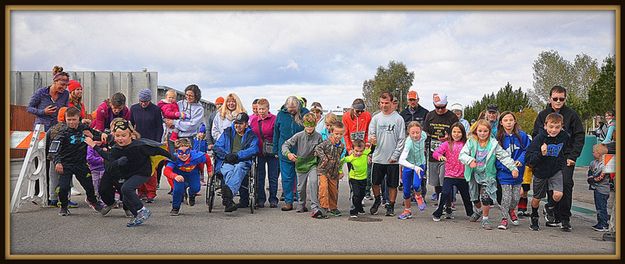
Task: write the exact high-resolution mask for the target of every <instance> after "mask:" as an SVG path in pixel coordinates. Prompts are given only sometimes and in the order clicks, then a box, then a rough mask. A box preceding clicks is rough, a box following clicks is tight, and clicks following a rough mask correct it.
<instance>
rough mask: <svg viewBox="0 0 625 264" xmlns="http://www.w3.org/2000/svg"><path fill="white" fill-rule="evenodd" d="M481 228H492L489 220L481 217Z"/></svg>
mask: <svg viewBox="0 0 625 264" xmlns="http://www.w3.org/2000/svg"><path fill="white" fill-rule="evenodd" d="M482 228H484V230H492V229H493V226H492V225H491V223H490V220H488V219H482Z"/></svg>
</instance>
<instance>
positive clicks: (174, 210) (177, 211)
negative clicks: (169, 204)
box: [169, 208, 180, 216]
mask: <svg viewBox="0 0 625 264" xmlns="http://www.w3.org/2000/svg"><path fill="white" fill-rule="evenodd" d="M169 215H171V216H178V215H180V208H172V209H171V211H169Z"/></svg>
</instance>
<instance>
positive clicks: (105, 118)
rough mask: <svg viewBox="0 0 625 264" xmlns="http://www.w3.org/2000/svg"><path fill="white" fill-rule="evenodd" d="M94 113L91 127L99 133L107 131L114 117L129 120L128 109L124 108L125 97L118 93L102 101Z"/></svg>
mask: <svg viewBox="0 0 625 264" xmlns="http://www.w3.org/2000/svg"><path fill="white" fill-rule="evenodd" d="M96 113H97V114H96V118H95V121H94V122H92V123H91V126H92V127H93V128H95V129H97V130H98V131H101V132H103V131H104V130H105V129H107V128H108V127H109V126H110V125H111V121H113V119H114V118H116V117H121V118H123V119H124V120H130V109H128V107H126V96H125V95H124V94H123V93H119V92H117V93H114V94H113V95H111V98H108V99H106V100H104V101H103V102H102V103H101V104H100V105H99V106H98V108H97V109H96Z"/></svg>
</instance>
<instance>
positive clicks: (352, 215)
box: [349, 214, 358, 218]
mask: <svg viewBox="0 0 625 264" xmlns="http://www.w3.org/2000/svg"><path fill="white" fill-rule="evenodd" d="M349 218H358V215H357V214H355V215H354V214H350V215H349Z"/></svg>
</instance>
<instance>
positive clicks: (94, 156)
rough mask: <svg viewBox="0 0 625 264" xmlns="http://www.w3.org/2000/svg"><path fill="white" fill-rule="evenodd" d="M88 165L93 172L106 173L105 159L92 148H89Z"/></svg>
mask: <svg viewBox="0 0 625 264" xmlns="http://www.w3.org/2000/svg"><path fill="white" fill-rule="evenodd" d="M87 164H89V169H91V170H92V171H104V159H103V158H102V157H101V156H100V154H98V152H97V151H96V150H95V149H93V148H92V147H91V146H87Z"/></svg>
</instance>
